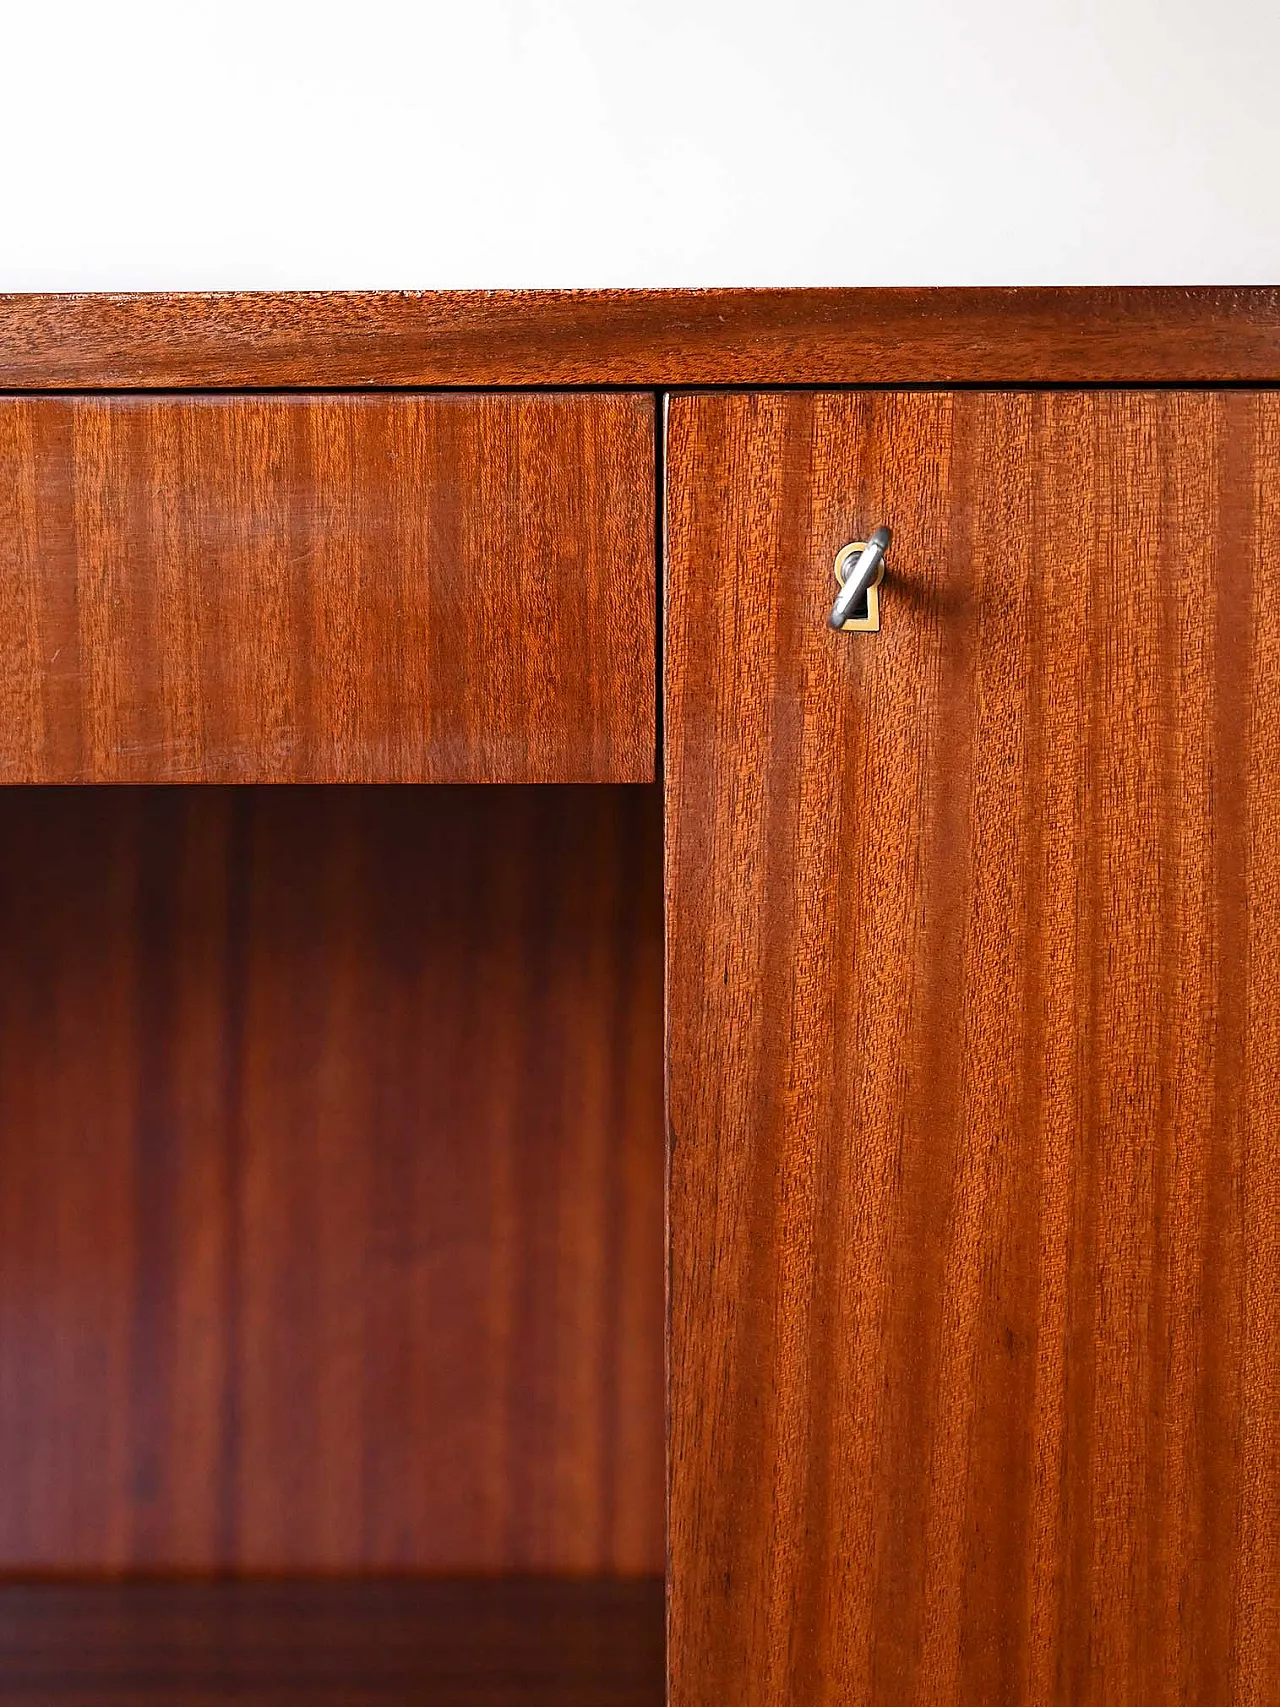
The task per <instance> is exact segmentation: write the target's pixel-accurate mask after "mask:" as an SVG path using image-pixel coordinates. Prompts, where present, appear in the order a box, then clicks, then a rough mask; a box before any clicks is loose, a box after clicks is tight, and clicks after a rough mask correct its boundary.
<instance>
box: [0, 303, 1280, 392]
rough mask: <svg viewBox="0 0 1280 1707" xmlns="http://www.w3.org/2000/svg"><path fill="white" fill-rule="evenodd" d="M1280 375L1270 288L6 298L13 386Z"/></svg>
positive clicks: (7, 380) (0, 354) (8, 374)
mask: <svg viewBox="0 0 1280 1707" xmlns="http://www.w3.org/2000/svg"><path fill="white" fill-rule="evenodd" d="M1193 380H1194V381H1209V382H1216V383H1223V382H1228V381H1239V380H1249V381H1254V382H1259V383H1267V382H1274V381H1277V380H1280V291H1277V289H1276V288H1275V287H1274V286H1273V285H1261V286H1253V287H1243V288H1242V287H1240V286H1236V285H1216V286H1215V285H1206V286H1199V287H1196V288H1193V289H1187V288H1185V287H1182V286H1164V287H1155V288H1147V287H1142V288H1134V287H1120V288H1116V287H1113V286H1086V287H1062V286H1049V287H1045V286H1030V287H1028V286H1015V287H1004V288H980V289H952V288H945V287H943V288H939V287H932V288H926V289H906V290H885V289H869V290H868V289H853V290H847V289H818V290H813V289H801V290H473V291H447V290H446V291H211V292H181V291H179V292H139V293H135V294H111V293H97V294H95V293H86V294H79V295H66V296H42V295H38V294H30V295H7V296H5V295H0V385H3V386H7V387H10V388H13V389H24V390H42V389H54V388H58V387H70V388H73V389H94V388H97V389H106V390H118V389H126V388H129V387H133V386H143V387H148V386H149V387H152V388H155V387H160V386H171V387H178V388H183V387H201V386H210V387H222V388H227V387H237V386H243V387H258V388H262V387H270V386H303V387H307V386H341V387H360V386H408V385H417V386H511V385H643V386H651V387H657V386H671V385H757V386H758V385H876V384H882V385H909V384H923V385H932V384H975V383H976V384H993V383H1003V384H1020V383H1021V384H1027V383H1035V382H1037V381H1039V382H1049V381H1067V382H1075V383H1079V384H1088V383H1094V384H1098V383H1110V384H1115V383H1117V382H1129V383H1134V382H1139V381H1140V382H1145V383H1156V382H1168V381H1174V382H1179V381H1181V382H1187V381H1193Z"/></svg>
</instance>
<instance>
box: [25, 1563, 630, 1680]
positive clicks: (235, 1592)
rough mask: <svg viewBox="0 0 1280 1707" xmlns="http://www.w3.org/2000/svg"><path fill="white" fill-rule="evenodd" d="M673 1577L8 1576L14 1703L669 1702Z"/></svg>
mask: <svg viewBox="0 0 1280 1707" xmlns="http://www.w3.org/2000/svg"><path fill="white" fill-rule="evenodd" d="M662 1618H663V1614H662V1582H661V1579H660V1578H648V1579H634V1580H626V1579H612V1580H611V1579H579V1580H573V1579H557V1578H507V1579H503V1578H496V1579H491V1580H482V1579H469V1580H441V1581H407V1580H394V1579H383V1580H368V1581H318V1582H217V1583H162V1582H154V1583H153V1582H148V1583H132V1584H89V1585H82V1584H76V1585H68V1584H30V1585H21V1586H19V1585H9V1586H3V1585H0V1702H3V1703H4V1704H5V1707H230V1704H232V1703H235V1704H236V1707H390V1704H392V1703H396V1704H397V1707H418V1704H419V1703H421V1704H422V1707H660V1704H661V1702H662V1699H663V1630H662Z"/></svg>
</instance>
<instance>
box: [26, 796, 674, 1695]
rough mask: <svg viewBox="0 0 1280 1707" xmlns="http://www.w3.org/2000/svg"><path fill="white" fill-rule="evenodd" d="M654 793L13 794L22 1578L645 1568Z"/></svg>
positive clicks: (653, 1444)
mask: <svg viewBox="0 0 1280 1707" xmlns="http://www.w3.org/2000/svg"><path fill="white" fill-rule="evenodd" d="M659 804H660V803H659V800H658V798H657V790H656V789H654V788H647V789H625V788H619V789H612V788H599V789H567V788H566V789H559V788H543V789H503V788H485V789H341V788H339V789H287V788H286V789H229V790H221V789H153V790H147V789H124V790H115V789H110V790H99V789H91V790H82V789H74V790H63V789H40V790H22V789H10V790H4V791H0V971H2V976H0V1489H2V1490H3V1496H2V1497H0V1572H4V1571H8V1572H10V1573H12V1572H29V1571H38V1572H67V1571H81V1572H104V1571H107V1572H126V1571H135V1570H145V1571H148V1572H157V1571H173V1570H178V1571H209V1570H218V1571H223V1570H227V1571H256V1572H261V1571H267V1572H285V1571H324V1572H333V1571H339V1572H340V1571H357V1570H427V1571H432V1572H494V1571H521V1570H537V1571H564V1572H579V1573H590V1572H625V1573H635V1572H646V1571H658V1570H661V1568H662V1561H663V1504H664V1502H663V1420H662V1419H663V1387H662V1383H663V1374H662V1358H663V1348H662V1335H663V1298H662V1293H663V1278H662V1194H663V1138H662V1131H663V1122H662V1102H661V1098H662V1057H661V1050H662V1037H661V1027H662V1018H661V1011H662V1008H661V1004H662V972H661V954H662V948H661V929H662V926H661V837H660V828H659V824H660V815H659ZM2 1605H3V1597H2V1596H0V1618H2V1616H3V1613H2ZM0 1694H3V1682H2V1681H0Z"/></svg>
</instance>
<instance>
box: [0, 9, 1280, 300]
mask: <svg viewBox="0 0 1280 1707" xmlns="http://www.w3.org/2000/svg"><path fill="white" fill-rule="evenodd" d="M1278 84H1280V6H1277V5H1276V3H1275V0H1218V3H1216V4H1208V3H1206V0H876V3H872V0H843V3H840V0H769V3H768V4H765V3H762V0H417V3H414V0H341V3H337V0H221V3H219V0H205V3H203V4H195V3H192V0H56V3H55V0H20V3H19V0H0V289H8V290H71V289H161V288H193V289H194V288H200V289H214V288H239V289H244V288H250V287H255V286H260V287H280V288H286V287H287V288H352V287H360V286H377V287H387V288H401V287H405V288H429V287H440V286H499V285H653V284H677V285H711V284H871V283H885V284H913V283H922V284H973V283H1015V284H1016V283H1036V282H1052V283H1099V282H1102V283H1107V282H1115V283H1203V282H1221V283H1232V282H1250V283H1270V282H1275V281H1277V280H1280V87H1278Z"/></svg>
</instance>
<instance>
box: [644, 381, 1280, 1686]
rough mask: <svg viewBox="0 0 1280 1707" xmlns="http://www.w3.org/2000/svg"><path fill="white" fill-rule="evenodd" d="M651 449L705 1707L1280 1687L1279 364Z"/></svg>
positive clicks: (678, 1397)
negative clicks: (876, 613)
mask: <svg viewBox="0 0 1280 1707" xmlns="http://www.w3.org/2000/svg"><path fill="white" fill-rule="evenodd" d="M667 467H668V481H669V490H668V514H667V527H668V565H667V595H668V601H669V602H668V617H667V639H666V671H667V689H666V693H667V705H666V717H667V722H666V728H667V793H668V813H669V816H668V832H667V833H668V838H669V843H668V871H669V876H668V884H669V891H668V905H669V929H670V947H669V1003H670V1018H669V1028H670V1092H669V1094H670V1125H671V1130H670V1145H671V1153H670V1179H671V1185H670V1226H671V1335H672V1343H671V1436H670V1451H671V1465H670V1474H671V1496H670V1497H671V1505H670V1545H671V1560H672V1585H671V1600H670V1608H671V1610H670V1654H671V1658H670V1666H671V1703H672V1707H723V1704H725V1703H729V1702H732V1703H734V1707H753V1704H755V1707H784V1704H786V1707H826V1704H830V1707H835V1704H837V1703H838V1704H839V1707H855V1704H859V1707H861V1704H866V1707H899V1704H912V1707H914V1704H917V1703H918V1704H920V1707H924V1704H925V1703H928V1704H930V1707H961V1704H964V1707H972V1704H975V1703H1012V1704H1018V1707H1048V1704H1050V1703H1053V1704H1055V1707H1056V1704H1061V1707H1068V1704H1070V1707H1083V1704H1092V1703H1097V1704H1100V1707H1101V1704H1103V1703H1105V1704H1107V1707H1111V1704H1115V1707H1119V1704H1121V1703H1124V1704H1130V1707H1157V1704H1159V1707H1163V1704H1165V1703H1168V1704H1170V1707H1172V1704H1173V1703H1175V1702H1176V1703H1180V1704H1181V1703H1197V1704H1201V1707H1207V1704H1215V1707H1216V1704H1221V1707H1227V1704H1228V1703H1231V1704H1233V1707H1246V1704H1247V1707H1264V1704H1267V1703H1274V1702H1275V1700H1276V1693H1275V1692H1276V1689H1277V1678H1280V397H1276V396H1274V395H1272V394H1265V393H1248V392H1244V391H1235V392H1228V393H1219V394H1214V393H1208V392H1171V391H1166V392H1160V393H1147V392H1105V391H1094V392H1079V393H1071V392H1054V393H1041V394H1036V393H1020V394H1012V393H977V392H969V393H953V394H947V393H939V392H927V393H883V392H882V393H874V394H872V393H864V394H859V393H841V394H829V395H828V394H812V393H809V394H805V393H791V394H764V395H742V394H739V395H721V396H682V397H679V398H676V399H674V400H673V401H672V402H671V404H670V411H669V422H668V457H667ZM881 523H886V524H888V525H889V526H890V527H891V528H892V529H893V545H892V549H891V552H890V556H889V566H890V567H889V573H888V576H887V579H886V582H885V584H884V586H883V588H882V589H881V616H882V624H883V626H882V628H881V631H880V632H879V633H878V634H850V633H832V632H831V631H830V630H829V629H828V627H827V624H826V618H827V614H828V611H829V609H830V605H831V600H832V596H833V595H834V593H835V591H836V587H835V582H834V580H833V578H832V566H833V559H834V556H835V553H836V550H837V548H838V547H839V546H841V545H842V544H843V543H845V542H846V541H849V540H853V539H864V538H866V536H867V533H868V530H870V529H872V528H874V527H875V526H877V525H878V524H881Z"/></svg>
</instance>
